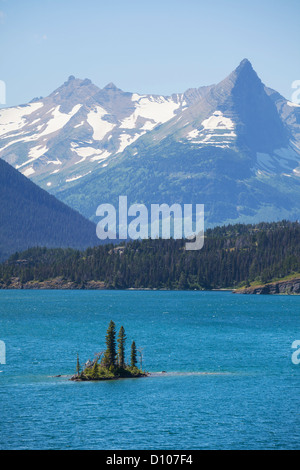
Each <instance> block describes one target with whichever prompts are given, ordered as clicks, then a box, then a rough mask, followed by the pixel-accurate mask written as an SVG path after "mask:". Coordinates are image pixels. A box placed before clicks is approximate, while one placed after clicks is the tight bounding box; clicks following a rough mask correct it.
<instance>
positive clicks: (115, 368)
mask: <svg viewBox="0 0 300 470" xmlns="http://www.w3.org/2000/svg"><path fill="white" fill-rule="evenodd" d="M105 340H106V350H105V351H101V352H99V353H96V354H95V358H94V360H93V361H90V360H89V361H88V362H87V363H86V364H84V367H83V368H82V367H81V366H80V361H79V356H78V355H77V366H76V374H75V375H73V377H71V379H70V380H73V381H74V382H84V381H98V380H116V379H121V378H136V377H147V376H148V375H149V373H148V372H145V371H143V370H142V352H141V350H139V352H140V356H141V368H138V367H137V354H138V350H137V348H136V344H135V341H133V342H132V344H131V355H130V364H127V363H126V362H125V342H126V335H125V330H124V328H123V326H121V328H120V331H119V335H118V338H117V340H116V325H115V323H114V322H113V321H112V320H111V322H110V323H109V326H108V330H107V333H106V338H105ZM117 343H118V344H117Z"/></svg>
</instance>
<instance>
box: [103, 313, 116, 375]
mask: <svg viewBox="0 0 300 470" xmlns="http://www.w3.org/2000/svg"><path fill="white" fill-rule="evenodd" d="M105 341H106V351H105V354H104V365H105V366H106V367H107V368H110V367H112V368H113V367H115V366H116V356H117V353H116V325H115V324H114V322H113V321H112V320H111V321H110V323H109V326H108V330H107V333H106V338H105Z"/></svg>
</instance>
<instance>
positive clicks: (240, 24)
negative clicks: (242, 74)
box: [0, 0, 300, 106]
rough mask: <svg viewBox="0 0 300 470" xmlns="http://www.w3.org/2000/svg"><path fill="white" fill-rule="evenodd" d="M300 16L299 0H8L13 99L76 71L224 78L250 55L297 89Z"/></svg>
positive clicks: (8, 76)
mask: <svg viewBox="0 0 300 470" xmlns="http://www.w3.org/2000/svg"><path fill="white" fill-rule="evenodd" d="M299 20H300V4H299V0H272V1H269V0H260V1H257V0H252V1H247V0H243V1H241V0H214V1H207V0H206V1H202V0H184V1H183V0H180V1H179V0H160V1H157V0H151V1H144V0H127V1H126V0H107V1H103V0H84V1H82V0H81V1H78V0H42V1H41V0H26V1H25V0H0V41H1V48H0V80H4V81H5V82H6V86H7V105H9V106H12V105H15V104H20V103H25V102H28V101H30V100H31V99H32V98H34V97H36V96H46V95H48V94H49V93H51V92H52V91H53V90H54V89H55V88H57V87H58V86H60V85H61V84H62V83H63V82H64V81H65V80H66V79H67V78H68V76H69V75H75V76H76V77H79V78H90V79H91V80H92V81H93V82H94V83H95V84H96V85H98V86H100V87H104V86H105V85H106V84H107V83H109V82H114V83H115V84H116V85H117V86H118V87H120V88H122V89H123V90H125V91H134V92H138V93H157V94H166V95H168V94H171V93H175V92H183V91H185V90H186V89H187V88H190V87H199V86H201V85H209V84H212V83H217V82H219V81H220V80H222V79H223V78H225V76H227V75H228V74H229V73H230V72H231V71H232V70H233V69H234V68H235V67H236V66H237V65H238V64H239V62H240V61H241V60H242V59H243V58H245V57H246V58H248V59H249V60H251V62H252V64H253V66H254V68H255V70H256V71H257V72H258V74H259V76H260V77H261V79H262V80H263V82H264V83H266V84H267V85H268V86H271V87H272V88H275V89H277V90H278V91H279V92H280V93H282V94H283V95H284V96H286V97H287V98H289V99H290V97H291V95H292V92H293V90H292V89H291V84H292V82H293V81H294V80H300V28H299V23H300V21H299Z"/></svg>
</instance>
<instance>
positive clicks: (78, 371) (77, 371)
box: [76, 354, 80, 377]
mask: <svg viewBox="0 0 300 470" xmlns="http://www.w3.org/2000/svg"><path fill="white" fill-rule="evenodd" d="M76 373H77V375H78V377H79V374H80V362H79V355H78V354H77V364H76Z"/></svg>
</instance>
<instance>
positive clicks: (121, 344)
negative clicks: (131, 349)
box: [118, 326, 126, 369]
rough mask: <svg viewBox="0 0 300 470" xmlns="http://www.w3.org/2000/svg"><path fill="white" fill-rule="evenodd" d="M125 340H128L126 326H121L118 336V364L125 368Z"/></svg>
mask: <svg viewBox="0 0 300 470" xmlns="http://www.w3.org/2000/svg"><path fill="white" fill-rule="evenodd" d="M125 342H126V335H125V330H124V327H123V326H121V328H120V331H119V336H118V364H119V367H121V368H122V369H124V366H125Z"/></svg>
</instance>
